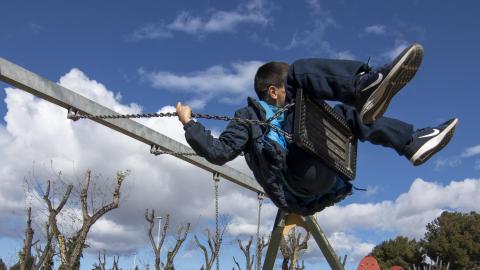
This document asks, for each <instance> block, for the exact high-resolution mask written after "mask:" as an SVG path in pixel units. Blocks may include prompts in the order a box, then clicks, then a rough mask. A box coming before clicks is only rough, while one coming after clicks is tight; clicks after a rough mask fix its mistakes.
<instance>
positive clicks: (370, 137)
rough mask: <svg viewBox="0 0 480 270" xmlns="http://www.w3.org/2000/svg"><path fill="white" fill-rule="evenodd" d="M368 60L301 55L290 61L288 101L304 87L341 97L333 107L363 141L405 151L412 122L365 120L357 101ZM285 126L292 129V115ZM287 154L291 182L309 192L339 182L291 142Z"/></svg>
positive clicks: (317, 94) (314, 93)
mask: <svg viewBox="0 0 480 270" xmlns="http://www.w3.org/2000/svg"><path fill="white" fill-rule="evenodd" d="M367 69H368V67H367V65H366V64H365V63H362V62H358V61H351V60H330V59H318V58H311V59H302V60H298V61H295V62H294V63H293V64H292V65H290V68H289V71H288V75H287V78H286V82H285V90H286V102H287V103H288V102H290V101H291V100H292V99H293V98H295V94H296V90H297V89H298V88H302V89H303V90H304V91H305V92H306V93H307V94H308V95H310V96H311V97H313V98H315V99H318V100H322V101H323V100H329V101H339V102H341V104H338V105H336V106H335V107H334V110H335V111H336V112H337V113H339V114H340V115H341V116H343V118H344V119H345V120H346V121H347V123H348V124H349V126H350V128H351V129H352V132H353V134H354V135H355V136H356V137H357V138H358V139H359V140H360V141H362V142H364V141H368V142H370V143H372V144H376V145H382V146H385V147H388V148H392V149H394V150H395V151H396V152H397V153H398V154H399V155H403V154H404V148H405V146H406V144H407V143H408V142H409V141H410V140H411V138H412V133H413V126H412V125H411V124H408V123H405V122H402V121H400V120H397V119H393V118H388V117H381V118H379V119H377V120H376V121H375V122H373V123H372V124H368V125H366V124H364V123H362V121H361V119H360V117H359V114H358V112H357V110H356V109H355V108H354V107H353V106H352V105H353V102H354V101H355V96H356V93H355V87H354V82H355V77H356V75H357V74H358V73H360V72H362V71H367ZM287 120H289V121H288V122H287V125H286V129H287V130H293V127H292V126H293V116H291V115H290V117H287ZM288 150H289V153H288V156H287V166H288V171H289V180H290V181H289V182H290V185H291V186H292V187H293V188H295V189H296V190H298V191H300V192H302V193H306V194H317V195H318V194H324V193H326V192H329V191H330V190H331V189H332V188H334V186H335V185H336V181H337V178H338V175H337V174H336V173H335V172H334V171H333V170H331V169H330V168H328V167H327V166H326V165H324V164H322V163H321V162H319V161H318V160H317V159H316V158H315V157H313V156H312V155H310V154H308V153H306V152H304V151H303V150H302V149H300V148H298V147H297V146H296V145H294V144H291V146H290V147H289V149H288Z"/></svg>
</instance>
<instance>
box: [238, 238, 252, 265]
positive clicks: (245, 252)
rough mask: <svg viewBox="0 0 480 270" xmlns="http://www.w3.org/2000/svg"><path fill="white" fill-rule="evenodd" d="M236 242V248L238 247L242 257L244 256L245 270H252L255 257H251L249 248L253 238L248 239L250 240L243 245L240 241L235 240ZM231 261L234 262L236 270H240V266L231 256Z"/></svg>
mask: <svg viewBox="0 0 480 270" xmlns="http://www.w3.org/2000/svg"><path fill="white" fill-rule="evenodd" d="M237 241H238V246H239V247H240V249H241V250H242V252H243V255H244V256H245V270H252V269H253V262H254V261H255V255H252V254H251V253H250V247H251V246H252V242H253V236H251V237H250V239H249V240H248V242H247V243H246V244H245V245H243V243H242V241H240V239H237ZM233 261H234V262H235V265H236V266H237V268H238V270H242V268H241V267H240V264H239V263H238V262H237V260H236V259H235V256H233Z"/></svg>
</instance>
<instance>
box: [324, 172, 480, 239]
mask: <svg viewBox="0 0 480 270" xmlns="http://www.w3.org/2000/svg"><path fill="white" fill-rule="evenodd" d="M478 194H480V179H465V180H463V181H459V182H456V181H452V182H450V183H449V184H448V185H446V186H443V185H441V184H439V183H434V182H426V181H424V180H422V179H415V181H414V182H413V183H412V185H411V187H410V190H409V191H408V192H407V193H403V194H401V195H400V196H399V197H398V198H397V199H396V200H395V201H383V202H378V203H367V204H356V203H353V204H349V205H346V206H333V207H329V208H327V209H325V210H324V211H323V212H320V213H319V214H318V218H319V220H320V221H321V223H322V226H324V229H325V230H326V231H327V232H333V231H351V230H356V229H370V230H375V229H376V230H385V231H391V232H397V233H398V234H401V235H404V236H408V237H416V238H419V237H422V236H423V233H424V231H425V225H426V224H427V223H428V222H431V221H432V220H433V219H435V218H436V217H437V216H438V215H439V214H440V213H441V212H442V211H444V210H457V211H478V210H480V206H479V205H480V197H479V196H478Z"/></svg>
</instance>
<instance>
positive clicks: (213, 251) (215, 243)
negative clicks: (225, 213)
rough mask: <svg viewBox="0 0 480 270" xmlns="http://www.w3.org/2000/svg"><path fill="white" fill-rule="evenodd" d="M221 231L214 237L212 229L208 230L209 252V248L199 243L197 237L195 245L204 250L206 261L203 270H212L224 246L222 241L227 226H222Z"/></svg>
mask: <svg viewBox="0 0 480 270" xmlns="http://www.w3.org/2000/svg"><path fill="white" fill-rule="evenodd" d="M222 227H223V228H221V229H220V230H219V232H218V233H216V234H215V235H212V233H211V232H210V229H208V228H207V229H206V232H207V244H208V248H209V250H207V247H206V246H205V245H203V244H201V243H200V241H198V238H197V236H196V235H195V236H194V238H195V243H196V244H197V246H198V247H199V248H200V249H201V250H202V252H203V256H204V259H205V264H204V265H203V266H202V268H201V269H202V270H210V269H212V266H213V263H214V262H215V260H216V259H217V256H218V255H219V252H220V246H221V245H222V240H223V234H224V233H225V230H226V229H227V226H226V225H224V226H222Z"/></svg>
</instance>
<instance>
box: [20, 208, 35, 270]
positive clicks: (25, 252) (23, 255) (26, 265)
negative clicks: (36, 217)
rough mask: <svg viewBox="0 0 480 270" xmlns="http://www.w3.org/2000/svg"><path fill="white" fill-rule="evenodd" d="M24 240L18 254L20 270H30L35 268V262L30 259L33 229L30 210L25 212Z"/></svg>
mask: <svg viewBox="0 0 480 270" xmlns="http://www.w3.org/2000/svg"><path fill="white" fill-rule="evenodd" d="M26 223H27V228H25V239H24V240H23V249H22V251H21V252H20V270H30V269H32V268H33V267H35V261H34V258H33V257H32V246H33V243H32V242H33V233H34V231H33V229H32V208H31V207H28V208H27V210H26Z"/></svg>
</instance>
